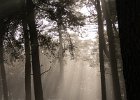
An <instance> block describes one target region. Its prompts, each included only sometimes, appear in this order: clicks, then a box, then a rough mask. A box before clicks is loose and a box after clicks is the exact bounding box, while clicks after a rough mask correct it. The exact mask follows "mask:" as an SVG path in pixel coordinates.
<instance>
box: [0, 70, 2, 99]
mask: <svg viewBox="0 0 140 100" xmlns="http://www.w3.org/2000/svg"><path fill="white" fill-rule="evenodd" d="M0 72H1V69H0ZM0 100H2V79H1V75H0Z"/></svg>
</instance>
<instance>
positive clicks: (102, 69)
mask: <svg viewBox="0 0 140 100" xmlns="http://www.w3.org/2000/svg"><path fill="white" fill-rule="evenodd" d="M94 3H95V7H96V10H97V18H98V34H99V59H100V74H101V91H102V100H106V99H107V98H106V82H105V67H104V54H103V50H104V46H103V45H104V41H103V38H104V35H103V34H104V26H103V16H102V10H101V5H100V1H99V0H95V2H94Z"/></svg>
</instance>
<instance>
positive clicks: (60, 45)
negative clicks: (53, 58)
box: [58, 26, 64, 75]
mask: <svg viewBox="0 0 140 100" xmlns="http://www.w3.org/2000/svg"><path fill="white" fill-rule="evenodd" d="M58 33H59V63H60V73H61V74H62V75H63V72H64V66H63V45H62V32H61V26H58Z"/></svg>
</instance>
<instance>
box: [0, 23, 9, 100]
mask: <svg viewBox="0 0 140 100" xmlns="http://www.w3.org/2000/svg"><path fill="white" fill-rule="evenodd" d="M0 22H1V23H0V24H1V26H0V32H1V33H0V67H1V70H0V71H1V78H2V86H3V97H4V100H8V87H7V80H6V72H5V66H4V45H3V42H4V35H5V32H6V31H5V24H4V22H3V21H0Z"/></svg>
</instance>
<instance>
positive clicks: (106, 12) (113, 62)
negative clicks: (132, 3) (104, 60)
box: [102, 0, 122, 100]
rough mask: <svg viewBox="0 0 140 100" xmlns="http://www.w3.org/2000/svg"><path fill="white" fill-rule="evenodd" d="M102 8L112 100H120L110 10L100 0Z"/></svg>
mask: <svg viewBox="0 0 140 100" xmlns="http://www.w3.org/2000/svg"><path fill="white" fill-rule="evenodd" d="M102 7H103V13H104V17H105V20H106V25H107V35H108V42H109V53H110V65H111V72H112V80H113V89H114V99H115V100H122V98H121V91H120V82H119V75H118V67H117V59H116V52H115V41H114V33H113V28H112V21H111V15H110V10H109V7H108V5H107V2H105V1H104V0H102Z"/></svg>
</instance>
